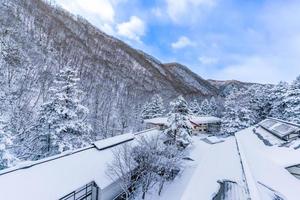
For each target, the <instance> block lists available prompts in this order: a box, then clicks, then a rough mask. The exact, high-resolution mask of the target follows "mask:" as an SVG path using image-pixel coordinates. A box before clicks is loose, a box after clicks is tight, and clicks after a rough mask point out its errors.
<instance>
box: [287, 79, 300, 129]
mask: <svg viewBox="0 0 300 200" xmlns="http://www.w3.org/2000/svg"><path fill="white" fill-rule="evenodd" d="M284 103H285V106H286V108H285V111H284V117H285V119H287V120H289V121H292V122H294V123H298V124H300V76H298V77H297V78H296V80H295V81H294V82H293V83H292V84H291V85H290V87H289V88H288V90H287V92H286V94H285V97H284Z"/></svg>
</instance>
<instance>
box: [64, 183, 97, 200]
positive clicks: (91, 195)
mask: <svg viewBox="0 0 300 200" xmlns="http://www.w3.org/2000/svg"><path fill="white" fill-rule="evenodd" d="M97 198H98V186H97V184H96V183H95V182H94V181H93V182H90V183H88V184H86V185H84V186H83V187H81V188H79V189H77V190H74V191H73V192H71V193H69V194H67V195H65V196H64V197H62V198H60V199H59V200H97Z"/></svg>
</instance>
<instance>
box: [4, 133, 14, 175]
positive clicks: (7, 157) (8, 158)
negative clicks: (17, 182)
mask: <svg viewBox="0 0 300 200" xmlns="http://www.w3.org/2000/svg"><path fill="white" fill-rule="evenodd" d="M11 145H12V140H11V138H10V137H9V136H8V135H6V134H4V133H3V132H2V133H1V134H0V170H2V169H5V168H7V167H10V166H12V165H13V164H14V163H15V162H16V161H17V159H16V157H15V156H14V155H13V154H11V153H10V152H9V150H8V147H9V146H11Z"/></svg>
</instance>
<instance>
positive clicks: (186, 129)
mask: <svg viewBox="0 0 300 200" xmlns="http://www.w3.org/2000/svg"><path fill="white" fill-rule="evenodd" d="M171 107H172V109H171V112H170V114H169V118H168V123H169V124H168V128H167V129H166V130H165V131H164V133H165V135H166V136H167V137H168V139H167V140H169V141H170V142H171V143H172V144H177V145H178V146H186V145H188V144H190V143H191V135H192V125H191V123H190V121H189V119H188V114H189V109H188V104H187V102H186V101H185V99H184V98H183V97H182V96H179V97H178V98H177V99H175V100H174V101H173V102H171Z"/></svg>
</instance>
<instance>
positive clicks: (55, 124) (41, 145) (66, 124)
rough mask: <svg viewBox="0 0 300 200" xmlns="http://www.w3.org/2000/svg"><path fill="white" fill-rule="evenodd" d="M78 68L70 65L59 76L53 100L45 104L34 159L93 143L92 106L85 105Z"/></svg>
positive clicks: (35, 130) (36, 132)
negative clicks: (77, 73) (89, 114)
mask: <svg viewBox="0 0 300 200" xmlns="http://www.w3.org/2000/svg"><path fill="white" fill-rule="evenodd" d="M78 81H79V79H78V78H77V76H76V73H75V71H74V70H73V69H72V68H71V67H69V66H66V67H65V68H63V69H62V70H60V72H59V73H58V75H57V76H56V79H55V80H54V83H53V86H52V87H51V88H50V91H49V96H50V98H49V100H48V101H47V102H45V103H44V104H42V105H41V108H40V110H39V116H38V120H37V124H36V126H35V127H34V128H33V130H32V131H33V133H34V134H32V135H33V137H30V143H31V145H32V147H33V149H32V152H33V156H30V158H31V159H40V158H43V157H46V156H51V155H54V154H57V153H60V152H63V151H65V150H70V149H74V148H80V147H82V146H84V145H86V144H87V143H88V142H89V139H88V134H89V133H90V132H91V127H90V125H89V123H88V122H87V119H86V117H87V114H88V109H87V108H86V107H85V106H83V105H82V104H81V99H80V97H81V95H82V92H81V90H80V89H79V88H78Z"/></svg>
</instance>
